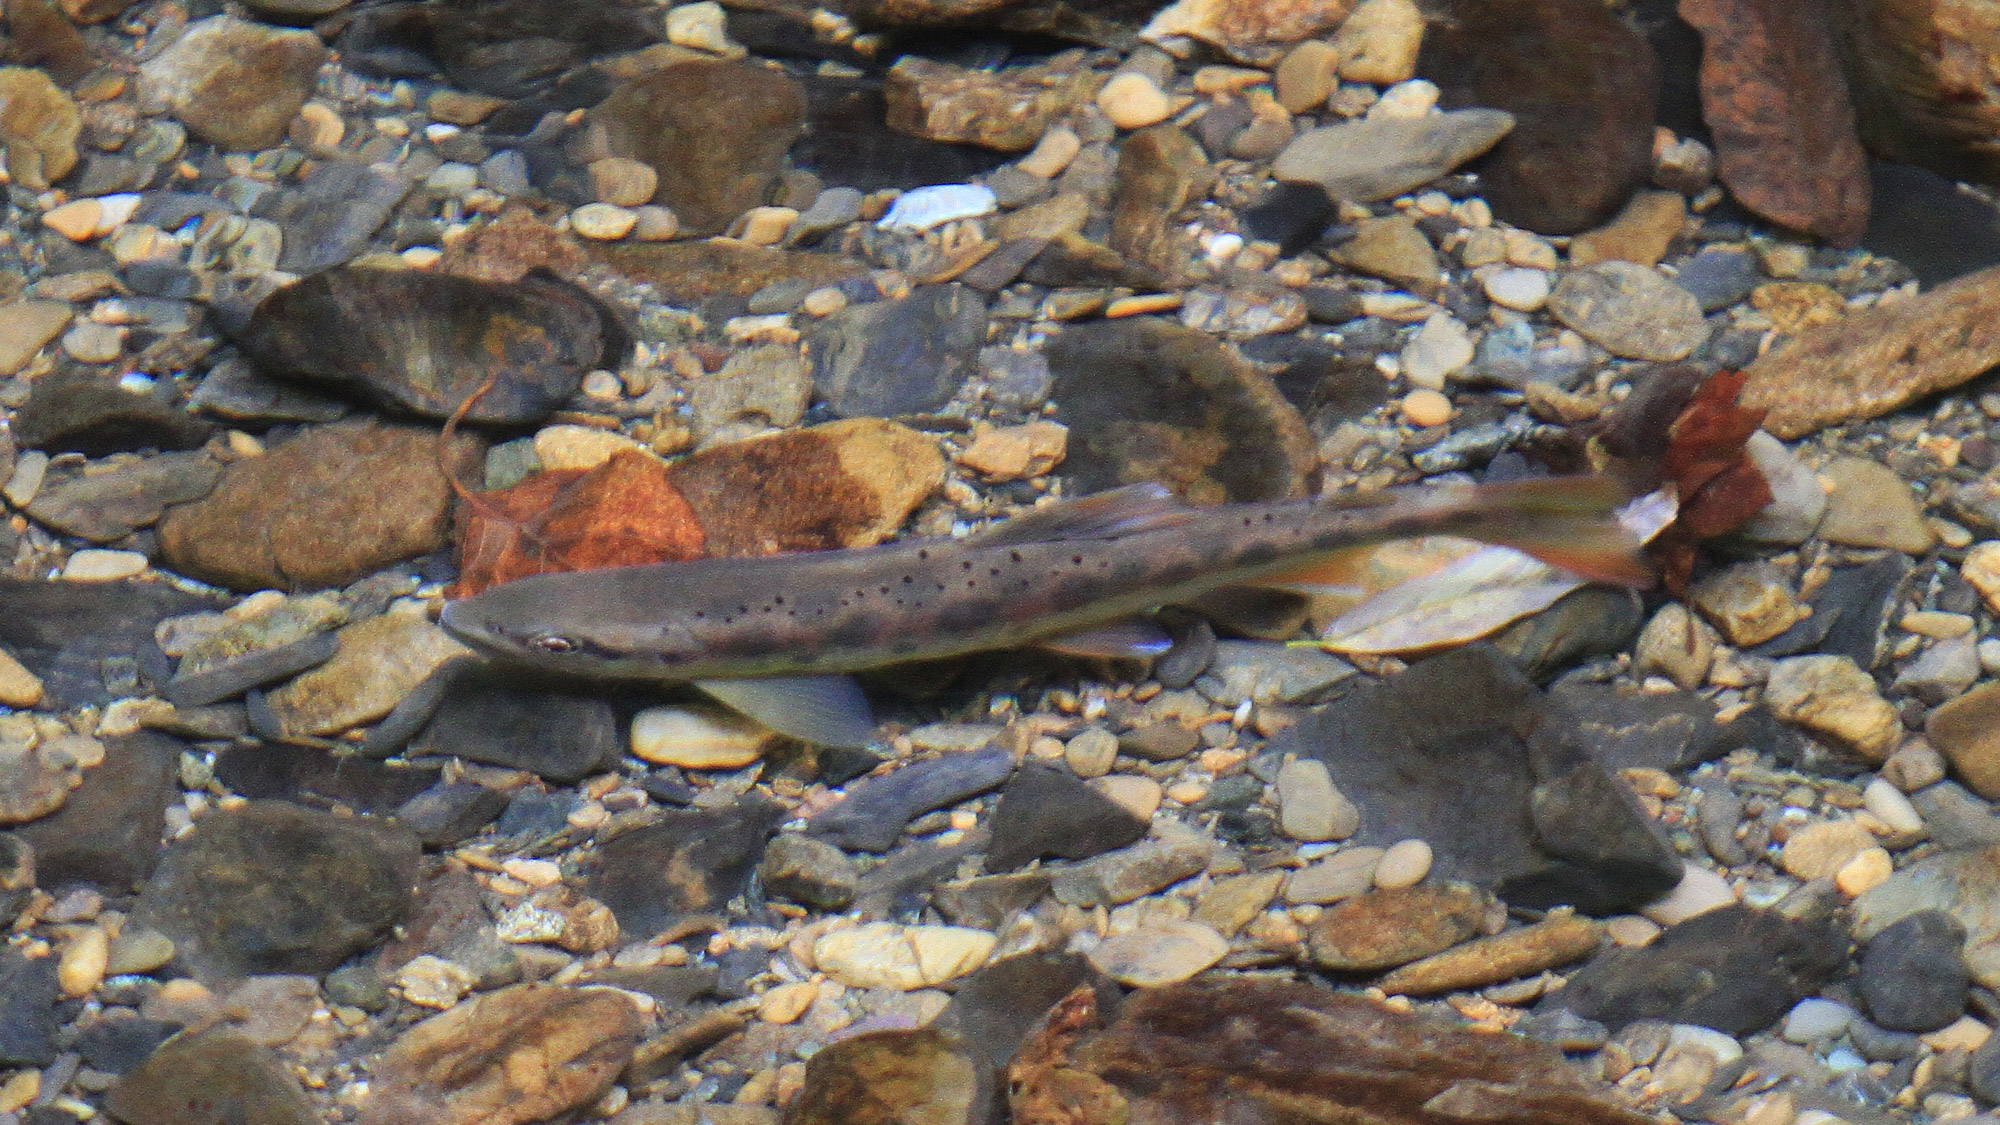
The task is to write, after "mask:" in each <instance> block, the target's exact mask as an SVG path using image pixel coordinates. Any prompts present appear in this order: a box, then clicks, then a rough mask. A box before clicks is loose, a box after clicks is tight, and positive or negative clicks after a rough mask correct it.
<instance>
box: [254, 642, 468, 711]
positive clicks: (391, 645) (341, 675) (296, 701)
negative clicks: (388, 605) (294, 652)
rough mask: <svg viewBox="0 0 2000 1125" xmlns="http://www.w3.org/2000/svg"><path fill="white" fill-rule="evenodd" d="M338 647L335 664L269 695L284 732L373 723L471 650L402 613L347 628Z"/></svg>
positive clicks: (330, 661)
mask: <svg viewBox="0 0 2000 1125" xmlns="http://www.w3.org/2000/svg"><path fill="white" fill-rule="evenodd" d="M338 644H339V648H338V649H337V650H336V651H335V652H334V655H333V658H332V659H331V660H328V661H327V662H326V663H325V664H322V665H320V666H319V667H317V668H315V669H313V670H312V671H310V672H307V673H305V674H304V675H302V676H300V677H298V678H297V679H295V680H293V681H292V682H290V683H288V684H286V685H285V686H284V687H282V688H279V689H278V690H276V691H274V692H272V693H271V695H270V697H269V703H270V707H271V712H272V715H273V717H274V718H275V719H276V720H277V722H278V723H279V725H280V726H281V727H282V728H283V729H285V730H287V731H293V732H296V733H300V734H314V735H330V734H338V733H339V732H341V731H344V730H350V729H352V728H354V727H357V726H361V725H363V724H365V723H371V722H374V721H376V720H377V719H381V718H383V717H384V716H386V715H388V714H389V712H390V711H391V710H392V709H394V708H395V706H396V704H398V703H400V702H401V701H402V700H403V698H404V697H405V696H407V695H409V694H410V692H412V691H414V690H416V687H417V685H418V684H421V683H423V682H424V681H425V680H426V679H429V678H430V675H431V673H433V672H435V671H436V670H437V669H438V667H439V666H440V665H442V664H444V663H445V662H446V661H448V660H451V659H452V658H454V657H459V656H464V655H467V654H468V653H470V651H471V650H470V649H467V648H466V647H465V646H464V645H462V644H459V643H458V642H457V641H456V640H453V639H452V638H451V636H450V635H449V634H447V633H445V631H444V630H442V629H440V628H438V627H437V626H435V625H433V624H431V623H430V622H428V621H425V620H424V619H422V618H420V617H414V616H407V615H401V614H385V615H383V616H380V617H371V618H369V619H367V620H365V621H361V622H358V623H356V624H354V625H349V626H347V627H346V628H344V629H342V630H341V631H340V633H339V637H338Z"/></svg>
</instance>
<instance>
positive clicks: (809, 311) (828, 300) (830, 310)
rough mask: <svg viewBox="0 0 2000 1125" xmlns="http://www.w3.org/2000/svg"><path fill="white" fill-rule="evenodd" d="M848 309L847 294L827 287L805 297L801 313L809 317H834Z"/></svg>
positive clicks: (801, 304) (800, 303) (800, 304)
mask: <svg viewBox="0 0 2000 1125" xmlns="http://www.w3.org/2000/svg"><path fill="white" fill-rule="evenodd" d="M846 307H847V294H845V293H843V292H841V291H840V290H838V289H835V288H834V287H832V286H830V285H827V286H822V287H820V288H818V289H815V290H813V291H812V292H810V293H808V294H806V295H805V299H804V300H802V301H800V302H799V311H800V312H802V313H804V314H806V315H807V316H832V315H833V314H834V313H837V312H839V311H840V310H842V309H844V308H846Z"/></svg>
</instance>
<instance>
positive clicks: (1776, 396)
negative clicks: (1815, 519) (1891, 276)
mask: <svg viewBox="0 0 2000 1125" xmlns="http://www.w3.org/2000/svg"><path fill="white" fill-rule="evenodd" d="M1995 308H2000V267H1996V268H1993V269H1986V270H1981V271H1980V272H1978V273H1973V274H1967V275H1966V276H1964V277H1961V278H1959V279H1957V280H1955V281H1951V282H1948V283H1946V284H1944V285H1941V286H1939V287H1938V288H1936V289H1934V290H1931V291H1930V292H1928V293H1925V294H1922V295H1920V296H1917V297H1913V298H1911V299H1909V300H1907V301H1898V302H1894V303H1892V304H1890V305H1886V306H1879V307H1876V308H1869V309H1857V310H1854V311H1852V312H1850V313H1849V314H1848V315H1847V316H1844V317H1842V318H1841V319H1840V320H1837V321H1834V322H1833V323H1831V324H1824V325H1820V326H1819V327H1817V328H1811V329H1808V330H1806V331H1804V332H1801V333H1800V334H1799V335H1797V336H1795V337H1793V338H1792V340H1791V342H1790V343H1788V344H1784V345H1781V346H1779V347H1777V348H1773V349H1772V350H1771V351H1770V352H1768V353H1766V354H1765V355H1763V356H1760V357H1758V358H1757V360H1756V361H1755V362H1753V363H1751V364H1750V366H1749V367H1748V368H1746V369H1745V370H1746V372H1747V376H1748V378H1747V381H1746V382H1745V383H1744V386H1743V394H1742V397H1741V399H1740V402H1741V404H1742V405H1743V406H1744V407H1747V408H1749V409H1753V410H1763V411H1765V412H1766V414H1765V417H1764V428H1765V429H1767V430H1769V431H1771V432H1772V433H1773V434H1776V435H1777V436H1778V437H1781V438H1787V439H1789V438H1796V437H1801V436H1803V435H1805V434H1809V433H1811V432H1813V431H1814V430H1817V429H1820V428H1821V427H1823V426H1828V425H1832V424H1833V423H1835V422H1845V421H1853V420H1856V419H1861V418H1873V417H1876V416H1878V415H1881V414H1886V413H1888V412H1889V411H1892V410H1895V409H1898V408H1899V407H1902V406H1904V405H1905V404H1907V403H1910V402H1912V401H1914V400H1916V399H1918V398H1922V397H1924V396H1926V395H1931V394H1936V393H1937V392H1939V391H1942V390H1947V389H1949V388H1951V387H1955V386H1958V385H1959V384H1961V383H1964V382H1965V381H1967V380H1969V379H1971V378H1973V377H1974V376H1975V375H1978V374H1980V373H1982V372H1984V371H1987V370H1990V369H1991V368H1992V366H1993V364H1994V363H1995V362H2000V332H1996V331H1995V330H1994V329H1993V327H1992V326H1993V325H1994V323H1995V321H1994V318H1993V312H1994V309H1995ZM1941 341H1942V342H1948V343H1941Z"/></svg>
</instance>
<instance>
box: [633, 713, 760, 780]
mask: <svg viewBox="0 0 2000 1125" xmlns="http://www.w3.org/2000/svg"><path fill="white" fill-rule="evenodd" d="M770 738H771V732H770V731H768V730H765V729H764V728H763V727H761V726H758V725H757V724H756V723H754V722H751V721H750V720H748V719H745V718H742V717H740V716H738V715H736V714H734V713H732V712H728V711H723V710H721V709H719V708H706V707H704V708H694V707H648V708H646V709H645V710H643V711H641V712H639V713H638V714H637V715H634V716H633V717H632V755H633V757H636V758H638V759H639V760H641V761H645V762H651V763H653V764H654V765H659V766H679V767H681V768H682V769H695V770H733V769H741V768H742V767H744V766H747V765H749V764H750V763H752V762H754V761H756V760H757V759H758V757H759V756H760V755H762V754H763V752H764V746H765V744H766V743H767V742H769V741H770Z"/></svg>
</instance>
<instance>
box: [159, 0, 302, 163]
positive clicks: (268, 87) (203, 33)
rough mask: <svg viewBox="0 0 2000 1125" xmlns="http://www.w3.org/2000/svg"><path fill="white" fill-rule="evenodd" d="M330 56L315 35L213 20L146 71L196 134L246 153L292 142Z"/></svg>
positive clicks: (196, 28) (190, 32)
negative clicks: (289, 132)
mask: <svg viewBox="0 0 2000 1125" xmlns="http://www.w3.org/2000/svg"><path fill="white" fill-rule="evenodd" d="M329 54H331V52H329V51H328V50H327V47H326V44H324V43H322V42H320V39H319V36H317V35H314V34H313V33H312V32H310V31H296V30H291V29H285V28H276V27H271V26H269V25H267V24H261V23H251V22H250V21H248V20H239V19H235V18H233V17H230V16H210V17H209V18H207V19H205V20H202V21H201V22H199V23H197V24H195V25H193V26H192V27H189V28H188V29H187V31H186V32H185V33H184V34H182V35H181V37H180V38H179V39H176V40H174V41H173V43H172V44H170V45H169V46H168V47H167V49H166V50H164V51H162V52H160V53H159V55H158V56H156V57H154V58H153V59H151V60H149V61H148V62H147V63H146V64H145V65H144V66H142V67H141V68H140V71H139V74H140V82H141V87H142V89H143V90H144V92H145V95H146V96H147V97H150V98H153V99H156V100H158V101H160V102H163V103H165V104H166V106H167V108H168V109H169V110H171V111H172V112H173V115H174V116H175V117H177V118H179V119H180V122H181V124H183V125H185V126H187V128H188V132H190V133H193V134H194V135H195V136H197V137H199V138H201V139H202V140H204V141H207V142H209V143H210V144H213V145H215V146H216V147H217V148H220V149H225V150H227V151H231V152H243V151H248V150H250V149H259V148H270V147H271V146H273V145H276V144H278V143H280V142H281V141H283V140H284V139H285V130H286V129H287V128H288V127H289V126H290V125H291V123H292V118H293V117H294V116H296V115H297V114H298V112H299V107H300V106H302V105H304V104H305V103H306V99H307V98H309V97H311V96H312V91H313V83H315V82H316V81H318V80H319V68H320V64H322V63H324V62H325V61H326V60H327V56H328V55H329Z"/></svg>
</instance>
